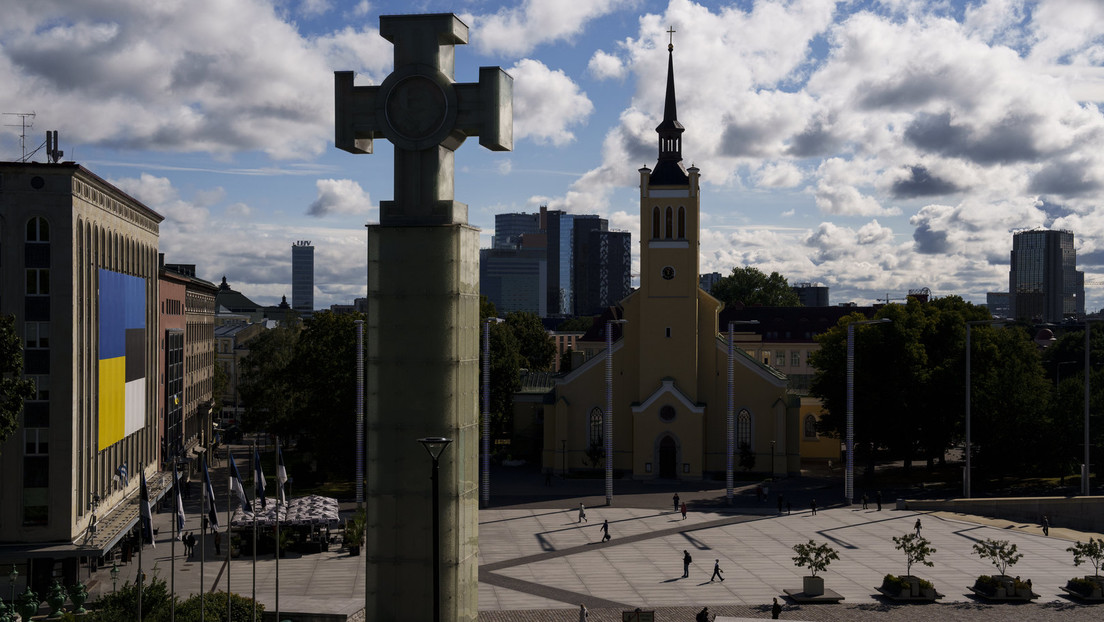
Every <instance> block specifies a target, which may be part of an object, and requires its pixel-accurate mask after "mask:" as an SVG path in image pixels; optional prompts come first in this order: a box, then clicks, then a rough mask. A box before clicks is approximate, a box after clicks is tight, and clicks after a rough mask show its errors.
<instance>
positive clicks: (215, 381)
mask: <svg viewBox="0 0 1104 622" xmlns="http://www.w3.org/2000/svg"><path fill="white" fill-rule="evenodd" d="M229 386H230V377H229V376H227V375H226V370H225V369H223V368H222V365H220V364H218V363H215V367H214V372H213V375H212V376H211V409H212V411H213V412H216V413H217V412H220V411H222V397H223V395H225V394H226V389H227V387H229Z"/></svg>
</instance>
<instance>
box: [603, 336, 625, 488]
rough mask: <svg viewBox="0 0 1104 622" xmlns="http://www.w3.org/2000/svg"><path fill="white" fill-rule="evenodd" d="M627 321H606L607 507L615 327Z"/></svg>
mask: <svg viewBox="0 0 1104 622" xmlns="http://www.w3.org/2000/svg"><path fill="white" fill-rule="evenodd" d="M624 323H625V320H606V416H605V417H604V419H605V426H604V427H605V428H606V429H605V446H606V505H607V506H610V505H613V325H614V324H624Z"/></svg>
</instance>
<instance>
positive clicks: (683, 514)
mask: <svg viewBox="0 0 1104 622" xmlns="http://www.w3.org/2000/svg"><path fill="white" fill-rule="evenodd" d="M681 507H682V520H686V502H685V501H683V502H682V506H681Z"/></svg>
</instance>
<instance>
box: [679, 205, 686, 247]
mask: <svg viewBox="0 0 1104 622" xmlns="http://www.w3.org/2000/svg"><path fill="white" fill-rule="evenodd" d="M678 237H679V239H680V240H684V239H686V208H685V207H680V208H679V214H678Z"/></svg>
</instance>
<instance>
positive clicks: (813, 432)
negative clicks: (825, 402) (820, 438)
mask: <svg viewBox="0 0 1104 622" xmlns="http://www.w3.org/2000/svg"><path fill="white" fill-rule="evenodd" d="M816 437H817V421H816V417H814V416H812V415H805V438H816Z"/></svg>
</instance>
